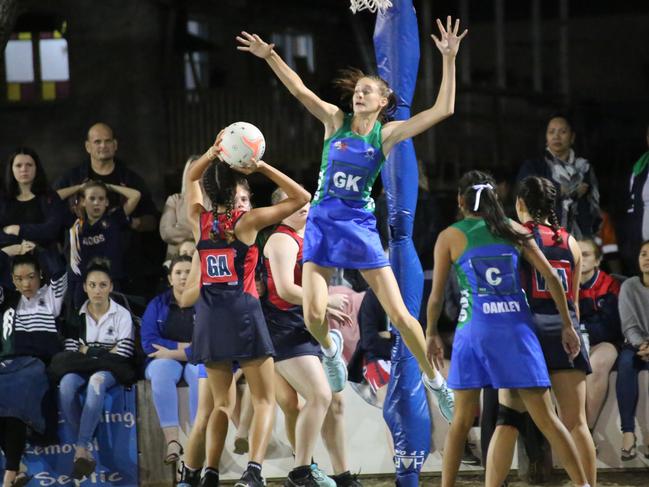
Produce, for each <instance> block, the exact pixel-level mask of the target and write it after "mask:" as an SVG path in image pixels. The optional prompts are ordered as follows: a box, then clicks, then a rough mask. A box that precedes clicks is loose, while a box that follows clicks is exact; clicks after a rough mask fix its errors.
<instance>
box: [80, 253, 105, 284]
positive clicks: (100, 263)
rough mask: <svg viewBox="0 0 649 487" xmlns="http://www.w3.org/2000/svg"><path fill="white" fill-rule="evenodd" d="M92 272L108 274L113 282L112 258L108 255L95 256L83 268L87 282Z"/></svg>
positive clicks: (84, 279)
mask: <svg viewBox="0 0 649 487" xmlns="http://www.w3.org/2000/svg"><path fill="white" fill-rule="evenodd" d="M91 272H103V273H104V274H106V275H107V276H108V279H109V280H110V282H113V276H112V275H111V273H110V260H109V259H107V258H106V257H93V258H92V259H90V262H88V265H87V266H86V267H85V269H84V270H83V274H82V278H83V282H86V279H88V276H89V275H90V273H91Z"/></svg>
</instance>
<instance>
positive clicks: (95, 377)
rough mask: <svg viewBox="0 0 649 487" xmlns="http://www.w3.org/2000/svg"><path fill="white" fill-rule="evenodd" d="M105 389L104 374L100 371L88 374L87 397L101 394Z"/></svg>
mask: <svg viewBox="0 0 649 487" xmlns="http://www.w3.org/2000/svg"><path fill="white" fill-rule="evenodd" d="M105 391H106V376H105V374H104V373H102V372H96V373H94V374H92V375H91V376H90V379H89V380H88V390H87V392H86V395H87V397H91V396H96V397H99V396H102V395H103V394H104V392H105Z"/></svg>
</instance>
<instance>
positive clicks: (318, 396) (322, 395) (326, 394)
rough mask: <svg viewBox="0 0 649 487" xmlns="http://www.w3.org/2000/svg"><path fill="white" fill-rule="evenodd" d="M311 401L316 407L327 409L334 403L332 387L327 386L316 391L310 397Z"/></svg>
mask: <svg viewBox="0 0 649 487" xmlns="http://www.w3.org/2000/svg"><path fill="white" fill-rule="evenodd" d="M310 402H312V404H314V405H315V406H316V407H318V408H321V409H324V410H325V411H326V410H327V409H328V408H329V407H330V406H331V404H332V396H331V389H330V388H329V387H326V388H324V389H323V390H321V391H317V392H315V393H314V394H313V396H312V397H311V398H310ZM342 407H343V406H342V405H341V409H342Z"/></svg>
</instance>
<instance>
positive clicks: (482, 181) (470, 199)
mask: <svg viewBox="0 0 649 487" xmlns="http://www.w3.org/2000/svg"><path fill="white" fill-rule="evenodd" d="M495 188H496V182H495V181H494V179H493V178H492V177H491V175H489V174H488V173H485V172H482V171H469V172H467V173H465V174H464V176H462V177H461V178H460V181H459V183H458V192H459V194H460V196H462V197H463V199H464V204H465V211H466V212H467V213H472V214H474V215H478V216H481V217H482V218H484V221H485V223H486V224H487V227H488V228H489V231H490V232H491V234H492V235H494V236H497V237H500V238H504V239H506V240H509V241H510V242H512V243H515V244H523V243H524V242H525V241H526V240H527V239H528V238H530V235H528V234H524V233H519V232H517V231H516V230H514V228H512V226H511V225H510V223H509V219H508V218H507V215H505V211H504V210H503V207H502V205H501V203H500V200H499V199H498V195H497V194H496V191H495Z"/></svg>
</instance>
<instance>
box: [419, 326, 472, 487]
mask: <svg viewBox="0 0 649 487" xmlns="http://www.w3.org/2000/svg"><path fill="white" fill-rule="evenodd" d="M417 326H419V325H417ZM479 405H480V389H466V390H456V391H455V415H454V416H453V421H452V422H451V427H450V428H449V430H448V434H447V435H446V442H445V443H444V458H443V463H442V487H453V486H454V485H455V481H456V478H457V471H458V470H459V468H460V461H461V460H462V455H463V453H464V442H465V441H466V438H467V435H468V434H469V430H470V429H471V427H472V426H473V421H474V419H475V411H476V408H478V407H479Z"/></svg>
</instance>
